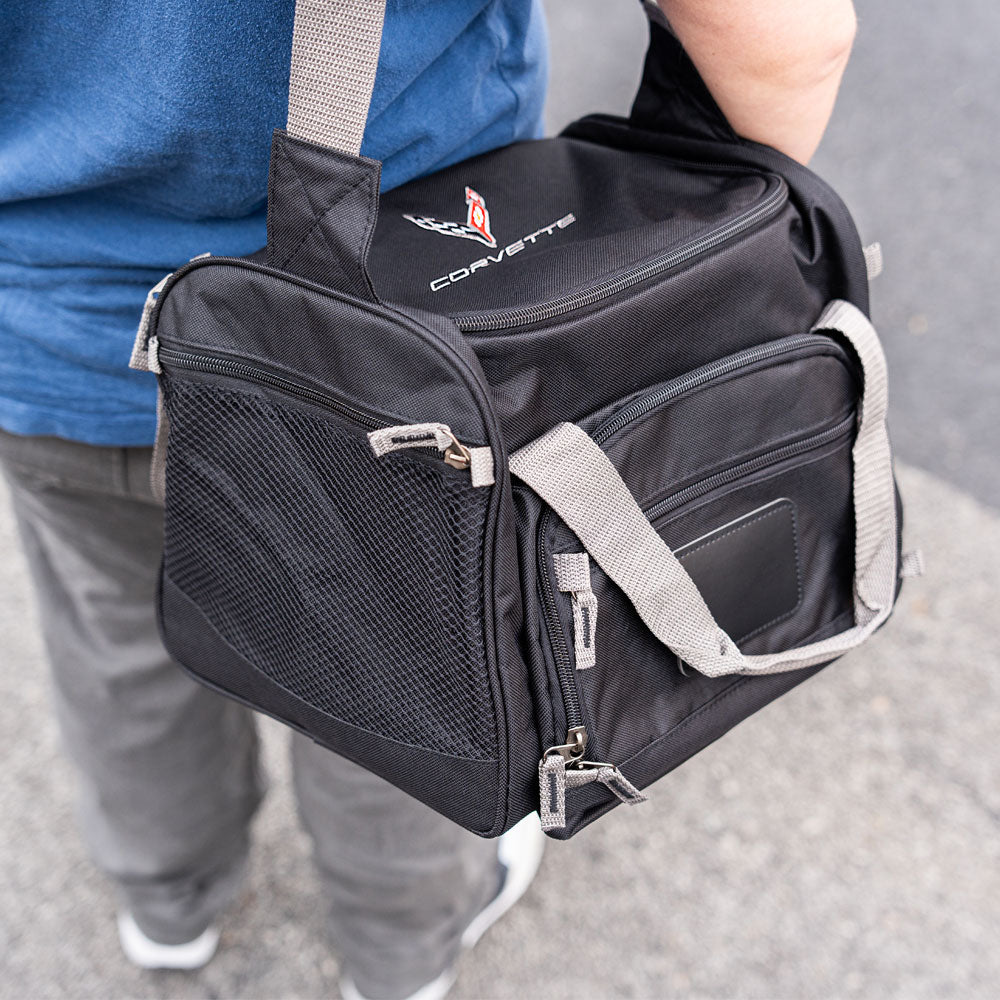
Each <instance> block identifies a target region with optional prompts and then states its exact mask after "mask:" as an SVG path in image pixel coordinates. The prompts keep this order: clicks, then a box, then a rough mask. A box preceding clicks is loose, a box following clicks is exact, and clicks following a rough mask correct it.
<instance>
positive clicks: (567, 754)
mask: <svg viewBox="0 0 1000 1000" xmlns="http://www.w3.org/2000/svg"><path fill="white" fill-rule="evenodd" d="M588 739H589V737H588V735H587V727H586V726H573V727H572V728H571V729H570V730H568V731H567V733H566V742H565V743H563V744H560V745H559V746H555V747H549V748H548V750H546V751H545V753H543V754H542V763H543V764H544V763H545V759H546V757H550V756H552V755H553V754H555V755H556V756H558V757H562V758H563V760H565V761H566V762H567V763H573V762H575V761H579V760H583V755H584V752H585V751H586V749H587V740H588Z"/></svg>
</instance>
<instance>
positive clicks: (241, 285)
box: [156, 260, 499, 460]
mask: <svg viewBox="0 0 1000 1000" xmlns="http://www.w3.org/2000/svg"><path fill="white" fill-rule="evenodd" d="M156 332H157V335H158V337H159V339H160V341H161V342H162V343H164V344H167V345H169V346H174V347H179V348H183V349H192V348H193V349H205V350H209V351H214V352H220V353H225V354H230V355H233V356H235V357H239V358H241V359H244V360H248V361H257V362H261V363H263V364H266V365H269V366H278V367H280V369H281V370H284V371H287V372H289V373H290V374H291V375H292V376H293V377H294V376H297V375H298V376H305V377H307V378H308V379H309V380H310V381H312V382H315V383H316V384H317V385H320V386H323V387H326V388H328V389H329V391H330V392H331V393H333V394H335V395H337V396H339V397H341V398H343V399H346V400H348V401H351V402H354V403H356V404H361V405H362V406H364V407H367V408H371V409H374V410H376V411H378V412H381V413H384V414H385V415H386V416H387V418H388V419H387V421H386V422H387V423H389V424H395V423H418V422H422V421H440V422H442V423H446V424H448V425H449V426H450V427H451V428H452V429H453V430H454V431H455V433H456V434H459V435H460V436H461V438H462V440H463V441H465V440H467V441H468V442H469V443H470V444H485V443H487V442H488V441H489V440H490V432H489V429H488V428H487V426H486V424H485V422H484V418H483V415H482V412H481V406H480V404H479V403H478V401H477V398H476V394H475V392H474V390H473V389H472V388H471V387H470V386H469V384H468V383H467V382H465V381H463V379H462V378H461V377H460V375H459V374H458V373H457V372H456V366H455V362H454V361H453V360H451V359H450V358H449V357H448V356H447V355H445V354H444V353H442V349H441V347H440V346H439V341H438V337H437V336H435V335H434V333H432V332H430V331H424V330H422V329H421V328H420V327H418V326H416V324H415V323H412V322H408V321H406V320H405V319H404V317H402V316H400V315H398V314H394V313H389V312H388V311H386V310H384V309H381V308H379V307H374V306H368V305H366V304H364V303H361V302H357V301H352V300H351V299H349V298H346V297H344V296H338V295H334V294H332V293H329V292H324V291H323V290H322V289H319V288H315V287H312V286H310V285H307V284H304V283H297V282H295V281H293V280H289V279H288V278H286V277H283V276H280V275H279V274H276V273H270V272H268V271H266V270H263V269H261V268H260V267H259V266H257V267H251V266H243V265H240V264H239V263H234V262H225V263H223V262H215V261H211V260H208V261H204V262H200V261H199V262H197V263H196V265H195V266H193V267H192V268H191V269H190V270H188V271H187V272H186V273H185V274H183V275H182V276H181V277H180V278H178V279H177V281H176V282H175V283H174V284H172V285H171V286H170V288H169V289H168V292H167V294H166V295H165V297H164V300H163V302H162V304H161V305H160V307H159V309H158V314H157V322H156ZM446 349H447V347H446ZM468 356H469V363H470V364H475V365H476V367H477V368H478V362H476V361H475V357H474V356H473V355H472V352H471V351H468ZM496 458H497V460H499V456H496Z"/></svg>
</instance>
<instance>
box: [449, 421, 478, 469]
mask: <svg viewBox="0 0 1000 1000" xmlns="http://www.w3.org/2000/svg"><path fill="white" fill-rule="evenodd" d="M442 428H443V429H444V432H445V433H446V434H447V435H448V437H450V438H451V442H450V443H449V444H448V447H447V448H445V450H444V460H445V462H446V463H447V464H448V465H450V466H451V467H452V468H453V469H468V468H469V467H470V466H471V465H472V452H470V451H469V449H468V448H466V447H465V445H464V444H462V442H461V441H459V440H458V438H457V437H455V435H454V434H452V432H451V428H450V427H444V425H443V424H442Z"/></svg>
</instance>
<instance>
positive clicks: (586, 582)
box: [552, 552, 597, 670]
mask: <svg viewBox="0 0 1000 1000" xmlns="http://www.w3.org/2000/svg"><path fill="white" fill-rule="evenodd" d="M552 564H553V566H554V567H555V571H556V585H557V586H558V587H559V589H560V590H561V591H562V592H563V593H564V594H567V593H568V594H569V595H570V600H571V601H572V605H573V654H574V659H575V660H576V669H577V670H589V669H590V667H592V666H594V665H595V664H596V663H597V653H596V650H595V641H596V639H597V595H596V594H595V593H594V590H593V587H592V586H591V583H590V556H588V555H587V553H586V552H557V553H555V555H553V556H552Z"/></svg>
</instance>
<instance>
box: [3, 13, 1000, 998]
mask: <svg viewBox="0 0 1000 1000" xmlns="http://www.w3.org/2000/svg"><path fill="white" fill-rule="evenodd" d="M858 6H859V14H860V20H861V32H860V35H859V39H858V43H857V47H856V54H855V57H854V60H853V62H852V66H851V68H850V71H849V74H848V77H847V80H846V82H845V86H844V93H843V98H842V101H841V104H840V106H839V108H838V111H837V114H836V117H835V119H834V123H833V125H832V127H831V130H830V133H829V137H828V140H827V142H826V143H825V145H824V147H823V150H822V151H821V155H820V156H819V157H818V158H817V161H816V166H817V169H819V171H820V172H821V173H823V174H824V176H826V177H827V178H828V179H830V180H832V181H833V182H834V184H835V185H836V186H837V187H838V189H840V190H841V191H842V193H844V195H845V196H846V198H847V200H848V202H849V204H850V205H851V207H852V209H853V210H854V211H855V215H856V217H857V219H858V223H859V228H860V229H861V232H862V235H863V237H864V238H865V239H866V240H868V239H875V238H877V239H880V240H881V242H882V243H883V245H884V247H885V251H886V258H887V269H886V273H885V275H884V276H883V277H882V278H880V279H879V281H878V283H877V284H876V286H875V293H874V295H875V301H874V312H875V318H876V320H877V322H878V324H879V326H880V327H881V329H882V333H883V337H884V339H885V341H886V344H887V350H888V353H889V356H890V362H891V364H892V376H893V380H892V392H893V401H892V406H893V433H894V438H895V441H896V444H897V447H898V449H899V453H900V455H901V459H902V461H901V462H900V466H899V477H900V483H901V488H902V490H903V495H904V498H905V500H906V505H907V542H908V544H909V545H919V546H920V547H922V548H923V550H924V552H925V556H926V561H927V568H928V573H927V576H926V577H924V578H923V579H921V580H911V581H908V583H907V585H906V587H905V588H904V591H903V595H902V598H901V601H900V604H899V606H898V609H897V612H896V614H895V616H894V617H893V619H892V620H891V621H890V623H889V624H888V625H887V626H886V627H885V629H883V630H882V632H881V633H880V634H879V635H878V636H876V637H875V639H874V640H873V641H872V642H871V643H870V644H869V645H868V646H866V647H865V649H864V650H863V651H861V652H858V653H855V654H853V655H851V656H849V657H846V658H845V659H844V660H842V661H840V662H839V663H838V664H836V665H835V666H833V667H831V668H830V669H828V670H826V671H823V672H822V673H821V674H820V675H818V676H817V677H815V678H813V679H811V680H810V681H808V682H807V683H806V684H804V685H802V686H801V687H799V688H797V689H796V690H795V691H793V692H792V693H791V694H789V695H788V696H786V697H784V698H782V699H780V700H779V701H778V702H776V703H774V704H773V705H771V706H768V707H767V708H766V709H764V710H763V711H762V712H760V713H758V714H757V715H756V716H754V717H753V718H751V719H749V720H748V721H746V722H745V723H743V724H742V725H741V726H739V727H737V729H735V730H734V731H733V732H732V733H731V734H729V735H728V736H727V737H726V738H725V739H723V740H721V741H719V742H718V743H716V744H715V745H713V746H712V747H710V748H709V749H708V750H706V751H704V752H703V753H702V754H700V755H699V756H698V757H697V758H695V759H694V760H692V761H691V762H689V763H688V764H686V765H685V766H684V767H682V768H680V769H679V770H678V771H677V772H675V773H674V774H673V775H671V776H669V777H668V778H667V779H665V780H663V781H661V782H659V783H658V784H657V785H655V786H654V787H653V788H652V789H651V796H650V802H648V803H647V804H645V805H643V806H641V807H638V808H636V809H628V810H624V809H619V810H617V811H616V812H615V813H613V814H611V815H610V816H608V817H606V818H605V819H603V820H602V821H601V822H599V823H597V824H595V825H594V826H592V827H590V828H589V829H588V830H586V831H584V832H583V833H582V834H581V835H580V836H578V837H577V838H574V840H572V841H571V842H570V843H568V844H555V843H553V844H551V845H550V847H549V849H548V852H547V855H546V859H545V861H544V863H543V867H542V870H541V872H540V874H539V877H538V879H537V880H536V882H535V883H534V885H533V886H532V887H531V889H530V890H529V892H528V894H527V896H526V897H525V899H524V901H523V902H522V903H521V904H520V905H519V906H518V907H517V908H516V909H515V910H514V911H512V913H511V914H510V915H509V916H508V917H506V918H505V919H504V921H502V922H501V923H500V924H498V925H497V927H496V928H494V929H493V930H492V931H491V932H490V933H489V934H488V935H487V936H486V937H485V938H484V939H483V941H482V942H481V943H480V945H479V946H478V948H477V949H476V950H475V952H473V953H472V954H471V955H469V956H468V957H467V958H466V959H465V960H464V961H463V963H462V966H461V974H460V976H459V980H458V983H457V984H456V987H455V990H454V994H453V995H454V996H455V997H456V1000H461V998H494V997H495V998H501V997H529V998H530V997H535V996H543V995H561V996H577V997H581V998H603V997H655V998H660V997H671V998H674V997H676V998H711V1000H722V998H741V1000H743V998H765V997H766V998H773V997H778V998H790V1000H798V998H803V1000H805V998H817V1000H820V998H822V1000H827V998H855V997H857V998H869V997H893V998H907V1000H908V998H928V1000H931V998H939V997H949V998H950V997H954V998H963V1000H964V998H983V1000H986V998H992V997H995V996H997V994H998V992H1000V987H998V983H1000V948H998V947H997V945H996V939H997V932H998V929H1000V837H998V825H1000V741H998V740H997V733H998V730H1000V708H998V695H1000V653H998V648H1000V643H998V638H1000V635H998V633H1000V625H998V619H1000V616H998V614H997V611H996V606H997V567H998V566H1000V509H998V507H1000V503H998V499H997V498H998V487H1000V462H998V461H997V442H996V437H997V433H996V429H997V426H998V424H1000V420H998V416H1000V414H998V411H997V393H996V391H995V388H994V386H995V382H996V377H997V374H998V368H1000V346H998V343H997V338H996V336H995V321H994V317H995V316H996V314H997V305H998V304H1000V302H998V292H997V288H996V286H997V281H996V277H995V271H996V265H995V263H994V261H995V257H996V253H997V249H998V246H1000V236H998V233H1000V219H998V213H1000V206H998V200H997V198H996V197H995V195H994V194H993V193H992V192H993V188H994V187H995V180H996V167H995V164H994V162H992V151H993V145H994V144H995V142H996V140H995V136H996V134H997V129H996V127H995V126H996V121H995V117H996V112H995V109H994V106H993V105H994V99H995V95H996V94H997V93H998V87H997V83H998V80H997V76H998V73H1000V61H998V60H996V58H995V54H994V51H993V50H994V48H995V45H996V42H997V40H998V39H1000V7H996V6H994V5H992V4H990V3H987V2H985V0H959V2H957V3H955V4H951V5H931V4H929V3H926V0H924V2H920V3H910V4H906V5H904V4H903V3H901V2H900V0H881V3H879V4H876V3H875V2H874V0H862V2H860V3H859V5H858ZM548 7H549V10H550V15H551V23H552V35H553V52H554V54H553V75H554V80H553V90H552V99H551V101H550V110H549V120H550V125H551V126H552V128H553V129H554V128H556V127H557V126H559V125H561V124H563V123H564V122H566V121H568V120H569V119H570V118H571V117H573V116H574V115H575V114H578V113H582V112H584V111H586V110H595V109H599V110H608V111H621V110H623V109H624V107H625V106H626V105H627V103H628V97H629V94H630V91H631V90H632V88H633V87H634V82H635V78H636V76H637V73H638V61H639V57H640V53H641V48H642V44H643V40H642V23H641V18H639V17H635V16H632V15H633V14H634V13H635V12H634V11H633V10H632V9H631V5H630V4H629V3H625V2H623V0H617V2H614V3H612V2H611V0H549V3H548ZM264 733H265V750H266V760H267V764H268V769H269V771H270V773H271V777H272V789H271V793H270V795H269V797H268V800H267V802H266V803H265V806H264V808H263V810H262V812H261V814H260V816H259V818H258V820H257V822H256V826H255V849H254V855H253V861H252V866H251V871H250V876H249V882H248V887H247V890H246V892H245V893H244V895H243V896H242V898H241V900H240V902H239V904H238V906H237V907H236V908H235V909H234V910H233V911H232V912H231V913H229V914H228V915H227V916H226V918H225V920H224V923H223V939H222V947H221V950H220V953H219V955H218V956H217V957H216V959H215V960H214V961H213V962H212V963H211V964H210V965H209V966H208V967H207V968H206V969H205V970H203V971H202V972H199V973H197V974H179V973H147V972H140V971H138V970H135V969H133V968H131V967H130V966H128V965H127V963H126V962H125V960H124V959H123V958H122V956H121V954H120V952H119V950H118V945H117V940H116V936H115V930H114V912H115V906H114V899H113V896H112V894H111V891H110V889H109V887H108V886H107V885H106V883H105V882H104V881H103V879H102V878H101V877H100V876H99V875H98V874H97V873H96V872H94V871H93V869H92V868H91V867H90V865H89V864H88V862H87V859H86V857H85V854H84V851H83V848H82V846H81V844H80V842H79V839H78V837H77V834H76V831H75V827H74V821H73V812H72V772H71V765H70V763H69V762H68V761H67V760H65V759H64V757H63V756H62V755H61V754H60V752H59V748H58V745H57V737H56V733H55V728H54V725H53V721H52V719H51V715H50V712H49V706H48V681H47V678H46V675H45V669H44V663H43V658H42V652H41V647H40V642H39V640H38V637H37V632H36V628H35V621H34V611H33V608H32V605H31V601H30V599H29V597H28V595H27V591H26V580H25V574H24V566H23V562H22V560H21V557H20V553H19V552H18V550H17V547H16V544H15V540H14V537H13V528H12V524H11V519H10V516H9V511H8V509H7V507H6V505H5V503H4V502H3V499H2V497H0V759H2V760H3V762H4V767H3V771H4V774H3V778H2V779H0V997H3V998H10V1000H21V998H34V997H40V998H48V997H52V998H57V997H58V998H66V997H69V998H90V997H93V998H107V997H115V998H118V997H136V998H140V997H141V998H178V1000H181V998H216V997H222V998H232V997H246V998H282V1000H286V998H287V1000H292V998H309V1000H311V998H320V997H333V996H336V995H337V988H336V981H337V976H336V968H337V966H336V951H335V942H330V941H329V940H328V938H327V935H326V931H325V922H324V916H323V915H324V901H323V899H322V898H321V895H320V891H319V888H318V886H317V884H316V881H315V879H314V877H313V872H312V869H311V862H310V859H309V851H308V843H307V841H306V838H305V837H304V835H303V834H302V832H301V831H300V830H299V829H298V827H297V825H296V822H295V815H294V808H293V805H292V801H291V797H290V794H289V784H288V769H287V761H286V758H285V749H286V748H285V739H284V733H283V731H282V730H281V729H280V727H278V726H276V725H275V724H273V723H267V724H266V725H265V726H264Z"/></svg>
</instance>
